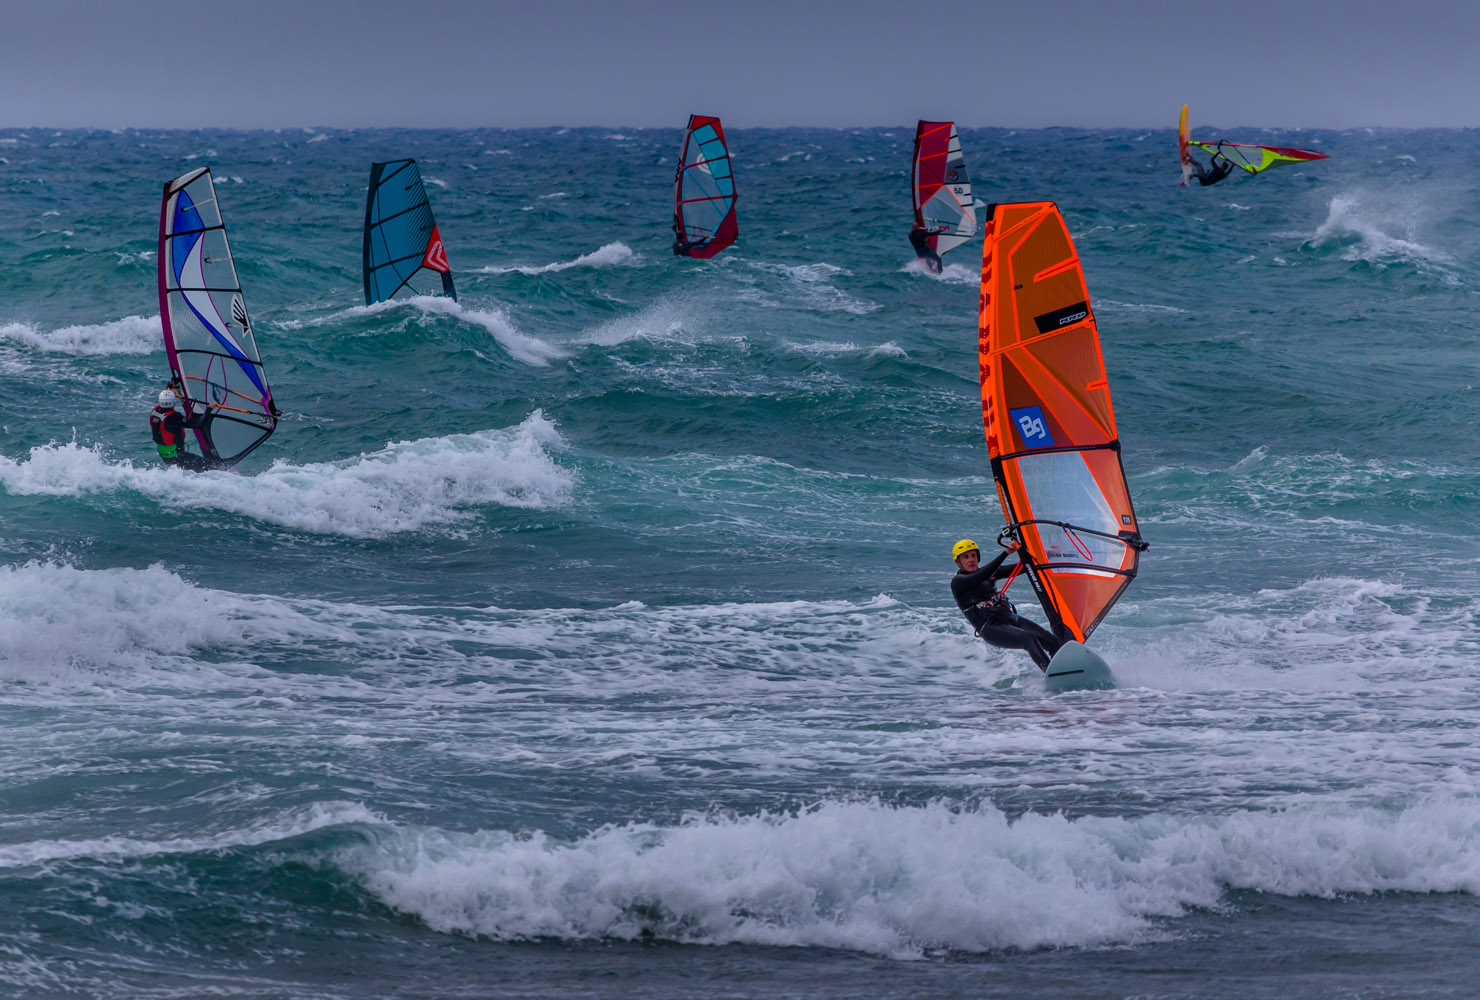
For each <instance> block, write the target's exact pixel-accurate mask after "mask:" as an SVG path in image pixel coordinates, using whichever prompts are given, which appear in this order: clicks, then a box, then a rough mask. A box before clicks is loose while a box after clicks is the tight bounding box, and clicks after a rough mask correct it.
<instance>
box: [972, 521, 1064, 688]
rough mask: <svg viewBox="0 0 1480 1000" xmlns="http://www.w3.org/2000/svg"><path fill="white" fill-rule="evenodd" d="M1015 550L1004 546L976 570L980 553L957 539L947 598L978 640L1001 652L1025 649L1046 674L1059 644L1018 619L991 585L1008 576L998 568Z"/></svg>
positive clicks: (1036, 626) (1015, 545)
mask: <svg viewBox="0 0 1480 1000" xmlns="http://www.w3.org/2000/svg"><path fill="white" fill-rule="evenodd" d="M1017 550H1018V543H1017V542H1008V543H1007V544H1006V546H1005V547H1004V551H1003V552H1002V553H1001V554H999V555H998V556H997V557H996V558H995V559H993V560H992V561H991V562H989V563H987V564H986V565H985V566H980V567H979V566H978V564H979V563H980V562H981V556H982V554H981V550H980V549H979V548H977V545H976V543H975V542H973V541H972V540H971V539H969V538H963V539H961V540H960V541H959V542H957V543H956V547H955V548H954V549H952V550H951V555H953V556H954V557H955V559H956V566H957V569H958V572H957V573H956V575H955V576H953V577H951V594H952V595H953V596H954V597H955V598H956V606H957V607H959V608H960V609H961V613H962V614H963V615H965V616H966V620H967V621H968V622H970V623H971V627H972V628H973V629H975V630H976V634H977V636H978V637H980V638H982V639H985V640H986V641H987V642H988V643H989V644H991V645H993V646H997V647H1000V648H1002V649H1025V650H1027V651H1028V655H1029V656H1031V657H1032V658H1033V662H1034V663H1036V664H1038V669H1039V670H1047V669H1048V663H1049V661H1050V660H1052V659H1053V654H1054V653H1057V652H1058V650H1059V646H1060V645H1062V643H1060V642H1059V640H1058V639H1056V638H1054V636H1053V634H1052V633H1051V632H1049V631H1048V629H1046V628H1044V627H1043V626H1041V625H1039V624H1038V623H1037V622H1032V621H1029V620H1028V619H1026V618H1020V617H1019V616H1018V613H1017V609H1016V608H1014V607H1013V606H1012V605H1011V604H1010V603H1009V602H1008V600H1007V596H1006V595H1005V594H999V593H997V584H996V583H995V582H994V581H996V580H1000V579H1002V578H1003V577H1007V576H1010V575H1011V574H1012V570H1011V569H1003V568H1002V561H1003V560H1004V559H1006V558H1007V554H1008V553H1009V552H1016V551H1017Z"/></svg>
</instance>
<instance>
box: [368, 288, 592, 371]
mask: <svg viewBox="0 0 1480 1000" xmlns="http://www.w3.org/2000/svg"><path fill="white" fill-rule="evenodd" d="M397 309H416V310H419V311H420V312H421V313H423V314H425V315H428V316H452V317H454V318H455V319H460V320H462V321H464V322H466V323H472V324H474V325H476V326H481V327H482V328H483V329H485V330H487V331H488V332H489V333H490V334H492V335H493V339H494V340H495V341H497V342H498V344H499V346H501V347H502V348H503V349H504V350H505V351H507V352H508V353H509V356H510V357H512V358H513V359H514V360H516V361H522V362H524V363H525V364H527V365H535V366H542V365H548V364H549V363H550V361H551V359H552V358H563V357H565V356H566V352H565V351H564V350H562V349H561V348H559V347H556V346H555V345H554V344H547V343H545V342H544V341H542V340H537V339H536V338H534V337H531V336H530V335H529V334H527V333H523V332H521V331H520V330H519V328H518V327H516V326H515V325H514V323H513V321H512V320H510V319H509V316H508V314H507V313H505V312H504V311H503V310H501V309H496V308H495V309H472V308H469V307H468V306H465V305H463V304H462V303H461V302H457V301H455V300H453V299H450V298H447V297H446V296H442V295H418V296H414V297H412V298H409V299H393V300H391V301H388V302H377V303H375V304H374V305H369V306H351V307H350V308H348V309H346V310H344V311H343V312H342V313H341V315H345V316H375V315H379V314H380V313H384V312H389V311H391V310H397Z"/></svg>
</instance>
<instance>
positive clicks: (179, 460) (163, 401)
mask: <svg viewBox="0 0 1480 1000" xmlns="http://www.w3.org/2000/svg"><path fill="white" fill-rule="evenodd" d="M170 385H171V386H172V387H173V386H174V385H176V383H175V382H171V383H170ZM179 401H180V399H179V397H178V396H176V395H175V390H174V389H173V388H168V389H165V390H164V391H163V392H161V393H160V394H159V403H158V405H157V406H155V407H154V409H153V410H152V411H151V412H150V414H149V432H150V433H151V434H152V435H153V436H154V446H155V447H156V448H157V449H159V458H160V460H161V461H162V462H164V464H165V465H178V466H179V467H180V468H182V469H189V470H191V471H192V472H204V471H205V470H206V469H209V468H210V467H211V466H210V463H208V462H207V461H206V459H205V458H204V457H202V456H200V455H193V454H191V453H190V452H189V451H187V450H186V449H185V430H186V428H194V427H200V426H201V425H202V424H203V423H204V422H205V421H204V419H203V417H204V415H202V416H199V417H191V418H190V419H189V420H186V419H185V416H184V414H182V413H181V412H180V411H179V410H177V409H175V405H176V404H177V403H178V402H179Z"/></svg>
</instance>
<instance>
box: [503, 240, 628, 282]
mask: <svg viewBox="0 0 1480 1000" xmlns="http://www.w3.org/2000/svg"><path fill="white" fill-rule="evenodd" d="M637 259H638V258H636V257H635V255H634V254H633V253H632V248H631V247H629V246H627V245H626V244H625V243H608V244H606V245H605V246H603V247H601V248H600V249H597V250H592V251H591V252H590V253H584V254H581V255H580V256H579V257H577V258H576V259H575V260H564V261H556V262H555V263H553V264H539V265H531V264H523V265H519V266H517V267H498V266H494V265H490V266H488V267H481V268H479V269H478V272H479V273H480V274H508V273H510V272H516V271H517V272H518V273H519V274H529V275H534V274H551V273H554V272H556V271H566V270H569V269H570V268H573V267H611V266H613V265H616V264H627V263H635V262H636V260H637Z"/></svg>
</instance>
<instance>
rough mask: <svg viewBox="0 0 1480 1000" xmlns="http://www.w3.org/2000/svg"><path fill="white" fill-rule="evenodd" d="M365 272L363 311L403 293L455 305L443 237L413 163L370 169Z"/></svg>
mask: <svg viewBox="0 0 1480 1000" xmlns="http://www.w3.org/2000/svg"><path fill="white" fill-rule="evenodd" d="M393 182H394V183H393ZM413 262H415V263H414V265H413ZM364 272H365V304H366V305H374V304H375V303H377V302H384V301H386V300H387V299H392V298H395V297H396V296H397V295H399V294H400V293H402V292H406V293H408V294H410V295H437V294H441V295H446V296H448V297H449V298H451V299H452V300H453V301H456V300H457V289H456V287H455V286H454V285H453V282H452V268H451V266H450V265H449V264H448V261H447V249H446V247H445V246H444V245H443V243H442V232H441V230H440V229H439V228H438V226H437V220H436V219H435V218H434V217H433V215H432V203H431V199H429V198H428V197H427V192H426V186H425V185H424V184H423V183H422V180H421V169H420V168H419V167H418V166H417V165H416V161H415V160H411V159H407V160H387V161H386V162H384V163H372V164H371V165H370V186H369V189H368V192H367V194H366V200H365V238H364ZM434 276H435V277H434Z"/></svg>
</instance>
